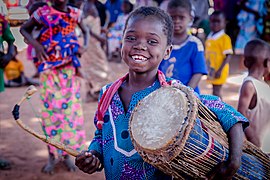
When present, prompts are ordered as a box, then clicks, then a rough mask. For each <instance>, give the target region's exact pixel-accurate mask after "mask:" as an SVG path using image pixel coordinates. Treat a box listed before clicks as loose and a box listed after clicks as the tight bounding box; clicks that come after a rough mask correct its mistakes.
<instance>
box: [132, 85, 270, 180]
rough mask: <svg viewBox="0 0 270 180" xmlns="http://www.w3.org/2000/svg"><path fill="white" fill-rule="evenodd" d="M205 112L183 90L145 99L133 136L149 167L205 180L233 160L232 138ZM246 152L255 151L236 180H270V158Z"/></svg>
mask: <svg viewBox="0 0 270 180" xmlns="http://www.w3.org/2000/svg"><path fill="white" fill-rule="evenodd" d="M202 108H205V107H203V105H202V104H200V102H199V100H198V99H197V98H196V96H195V95H194V94H193V92H192V91H191V90H190V89H188V88H187V87H185V86H182V85H179V86H178V87H177V88H176V87H162V88H160V89H158V90H157V91H155V92H153V93H151V94H150V95H149V96H147V97H146V98H144V99H143V100H142V101H141V102H140V103H139V104H138V105H137V107H136V108H135V110H134V112H133V114H132V116H131V119H130V136H131V139H132V142H133V144H134V147H135V149H136V150H137V151H138V153H139V154H140V155H141V157H142V158H143V159H144V161H146V162H147V163H149V164H152V165H153V166H155V167H156V168H158V169H160V170H161V171H163V172H164V173H166V174H168V175H171V176H173V177H174V178H177V179H182V178H183V177H192V178H205V176H206V174H207V173H208V172H209V171H210V170H212V168H213V167H215V166H216V165H217V164H218V163H220V162H222V161H225V160H227V158H228V142H227V137H226V134H225V133H224V131H223V130H222V128H221V126H220V125H219V123H218V122H216V121H215V120H214V119H213V118H210V116H211V114H207V112H209V110H208V111H207V110H206V111H204V110H202ZM205 113H206V114H205ZM203 114H204V115H203ZM245 148H249V149H247V150H246V151H244V153H243V156H242V164H241V167H240V168H239V170H238V171H237V173H236V175H235V176H234V178H235V179H270V172H269V165H270V160H269V157H268V156H267V155H265V154H264V153H263V152H262V151H260V150H259V149H258V148H256V147H254V146H252V145H251V144H248V146H247V145H246V144H245ZM256 154H257V155H256Z"/></svg>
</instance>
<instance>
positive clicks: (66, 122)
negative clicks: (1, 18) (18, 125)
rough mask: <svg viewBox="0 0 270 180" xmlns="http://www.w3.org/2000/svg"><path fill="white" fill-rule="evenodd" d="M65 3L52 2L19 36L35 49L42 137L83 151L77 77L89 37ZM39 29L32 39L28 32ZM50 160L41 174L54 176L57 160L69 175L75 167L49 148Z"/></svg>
mask: <svg viewBox="0 0 270 180" xmlns="http://www.w3.org/2000/svg"><path fill="white" fill-rule="evenodd" d="M67 2H68V0H53V1H52V6H48V5H45V6H42V7H41V8H39V9H37V10H36V11H35V12H34V13H33V15H32V16H31V18H30V19H29V20H28V21H27V22H26V23H24V24H23V25H22V26H21V33H22V35H23V36H24V37H25V38H26V40H27V41H28V42H29V43H31V44H32V45H33V47H35V51H36V57H35V58H34V59H35V63H36V66H37V67H38V70H39V72H40V83H41V85H40V87H41V94H40V97H41V100H42V104H43V106H42V115H41V118H42V125H43V129H44V131H45V135H47V136H49V137H51V138H54V139H56V140H58V141H60V142H62V143H64V144H66V145H69V146H71V147H72V148H73V149H75V150H82V149H83V148H84V143H85V131H84V129H83V124H84V123H83V122H84V118H83V112H82V105H81V95H80V82H79V80H78V77H77V76H76V75H79V73H80V62H79V59H78V57H77V55H78V54H81V53H82V52H83V51H84V49H85V48H86V46H87V44H88V33H87V31H86V29H85V27H84V25H83V23H82V22H81V14H82V12H81V11H80V10H79V9H77V8H74V7H71V6H67ZM77 25H79V27H81V29H82V33H83V35H84V47H81V46H79V43H78V39H77V37H76V35H75V32H74V31H75V27H76V26H77ZM35 27H38V28H40V29H41V30H40V35H39V37H38V38H37V39H35V38H34V37H33V36H32V34H31V32H32V31H33V29H34V28H35ZM48 151H49V160H48V163H47V164H46V165H45V166H44V167H43V169H42V172H44V173H50V174H51V173H53V172H54V167H55V165H56V162H57V157H59V159H62V158H63V159H64V164H65V165H66V166H67V168H68V170H69V171H75V165H74V163H73V162H72V160H71V159H70V157H69V155H68V154H67V153H66V152H63V151H61V150H58V149H56V148H55V147H53V146H50V145H49V146H48Z"/></svg>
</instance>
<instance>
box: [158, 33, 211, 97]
mask: <svg viewBox="0 0 270 180" xmlns="http://www.w3.org/2000/svg"><path fill="white" fill-rule="evenodd" d="M159 70H161V71H162V72H163V73H164V74H165V76H166V77H171V78H174V79H177V80H180V81H181V82H182V83H183V84H184V85H188V83H189V81H190V79H191V78H192V76H193V75H194V74H197V73H200V74H203V75H206V74H207V68H206V63H205V59H204V49H203V45H202V42H201V41H200V40H199V39H198V38H196V37H195V36H192V35H190V36H189V37H188V38H187V40H186V41H185V42H184V43H182V44H181V45H180V46H178V45H174V46H173V50H172V53H171V56H170V57H169V58H168V59H164V60H163V61H162V62H161V63H160V66H159ZM194 90H195V92H197V93H198V94H200V90H199V88H198V86H197V87H196V88H195V89H194Z"/></svg>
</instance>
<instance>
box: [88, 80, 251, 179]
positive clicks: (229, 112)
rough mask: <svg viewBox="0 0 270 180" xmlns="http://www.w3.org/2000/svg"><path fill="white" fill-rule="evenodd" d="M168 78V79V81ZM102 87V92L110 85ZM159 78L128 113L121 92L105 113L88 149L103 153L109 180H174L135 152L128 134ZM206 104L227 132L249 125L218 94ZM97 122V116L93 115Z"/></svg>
mask: <svg viewBox="0 0 270 180" xmlns="http://www.w3.org/2000/svg"><path fill="white" fill-rule="evenodd" d="M168 80H169V79H167V81H168ZM108 87H109V86H108V85H107V86H106V87H104V88H103V89H102V90H101V94H103V93H104V91H105V90H106V89H107V88H108ZM160 87H161V86H160V83H159V81H158V80H157V81H155V83H154V84H153V85H152V86H149V87H148V88H146V89H144V90H142V91H139V92H136V93H134V94H133V95H132V97H131V101H130V104H129V107H128V110H127V112H125V111H124V106H123V103H122V101H121V99H120V96H119V94H118V92H116V93H115V94H114V96H113V98H112V100H111V103H110V106H109V108H108V110H107V112H106V113H105V115H104V118H103V120H104V124H103V128H102V129H101V130H99V129H97V130H96V132H95V137H94V139H93V141H92V142H91V144H90V146H89V148H88V149H89V150H95V151H97V152H98V153H99V154H100V155H101V158H100V161H101V162H102V164H103V165H104V170H105V176H106V179H115V180H118V179H148V180H152V179H167V178H168V179H171V177H168V176H166V175H165V174H163V173H162V172H160V171H159V170H158V169H156V168H155V167H153V166H152V165H150V164H148V163H146V162H144V161H143V159H142V157H141V156H140V155H139V154H138V152H136V150H135V149H134V146H133V144H132V142H131V138H130V135H129V130H128V129H129V119H130V116H131V113H132V111H133V110H134V108H135V106H136V105H137V104H138V102H139V101H140V100H141V99H143V98H144V97H146V96H147V95H149V94H150V93H152V92H154V91H155V90H157V89H158V88H160ZM202 100H203V101H202V102H203V103H205V105H206V106H207V107H209V108H210V109H211V110H212V111H213V112H214V113H215V114H216V115H217V116H218V117H219V118H220V119H219V121H220V123H221V125H222V127H223V129H224V130H225V131H226V132H227V131H228V130H229V129H230V128H231V127H232V126H233V125H234V124H236V123H238V122H241V123H243V126H244V127H246V126H247V125H248V120H247V119H246V118H245V117H244V116H243V115H241V114H240V113H238V112H237V111H236V110H235V109H233V108H232V107H231V106H229V105H227V104H225V103H224V102H222V101H221V100H220V98H218V97H216V96H207V95H206V96H203V99H202ZM94 123H95V125H97V116H95V118H94Z"/></svg>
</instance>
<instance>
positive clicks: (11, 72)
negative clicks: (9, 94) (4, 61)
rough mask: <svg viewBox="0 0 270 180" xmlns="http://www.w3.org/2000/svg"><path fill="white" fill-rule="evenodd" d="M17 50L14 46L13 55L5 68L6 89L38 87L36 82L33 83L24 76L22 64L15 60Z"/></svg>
mask: <svg viewBox="0 0 270 180" xmlns="http://www.w3.org/2000/svg"><path fill="white" fill-rule="evenodd" d="M17 54H18V50H17V47H16V46H15V55H14V56H13V57H12V59H11V61H9V63H8V65H7V66H6V67H5V70H4V72H5V76H6V78H7V82H6V83H5V86H6V87H19V86H25V85H36V86H38V85H39V82H38V81H34V80H32V79H30V78H28V77H26V76H25V75H24V67H23V63H22V62H21V61H20V60H18V59H17Z"/></svg>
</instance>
